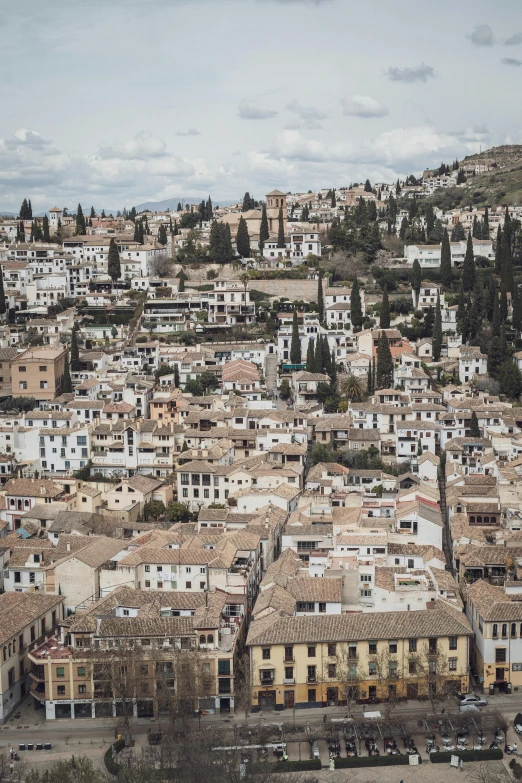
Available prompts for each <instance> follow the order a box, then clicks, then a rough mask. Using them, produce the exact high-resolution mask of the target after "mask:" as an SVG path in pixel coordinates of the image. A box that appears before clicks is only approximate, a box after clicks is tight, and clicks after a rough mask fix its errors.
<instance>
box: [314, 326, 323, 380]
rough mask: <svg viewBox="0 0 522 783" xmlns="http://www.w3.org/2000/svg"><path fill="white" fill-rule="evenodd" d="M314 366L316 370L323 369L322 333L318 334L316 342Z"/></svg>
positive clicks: (320, 370)
mask: <svg viewBox="0 0 522 783" xmlns="http://www.w3.org/2000/svg"><path fill="white" fill-rule="evenodd" d="M314 367H315V370H314V372H322V371H323V341H322V339H321V335H320V334H318V335H317V340H316V343H315V355H314Z"/></svg>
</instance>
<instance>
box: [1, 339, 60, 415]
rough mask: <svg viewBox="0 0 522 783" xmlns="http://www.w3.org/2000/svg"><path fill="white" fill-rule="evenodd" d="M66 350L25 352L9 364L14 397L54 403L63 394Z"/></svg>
mask: <svg viewBox="0 0 522 783" xmlns="http://www.w3.org/2000/svg"><path fill="white" fill-rule="evenodd" d="M66 357H67V348H63V346H61V345H60V346H59V347H54V346H45V347H42V348H28V349H27V351H24V352H23V353H20V354H18V356H17V357H16V358H15V359H13V360H12V361H11V384H12V395H13V397H34V399H35V400H38V401H40V400H54V398H55V397H58V395H60V394H61V393H62V385H63V373H64V369H65V359H66Z"/></svg>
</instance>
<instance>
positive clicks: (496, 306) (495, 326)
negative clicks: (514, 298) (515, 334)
mask: <svg viewBox="0 0 522 783" xmlns="http://www.w3.org/2000/svg"><path fill="white" fill-rule="evenodd" d="M500 328H501V321H500V303H499V298H498V293H497V291H496V290H495V298H494V299H493V316H492V318H491V334H492V335H493V336H494V337H500Z"/></svg>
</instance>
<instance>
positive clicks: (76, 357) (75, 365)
mask: <svg viewBox="0 0 522 783" xmlns="http://www.w3.org/2000/svg"><path fill="white" fill-rule="evenodd" d="M71 368H72V371H73V372H77V371H78V370H79V369H80V350H79V348H78V338H77V337H76V324H74V326H73V330H72V334H71Z"/></svg>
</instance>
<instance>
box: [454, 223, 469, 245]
mask: <svg viewBox="0 0 522 783" xmlns="http://www.w3.org/2000/svg"><path fill="white" fill-rule="evenodd" d="M463 239H466V234H465V233H464V228H463V227H462V223H461V222H460V221H459V222H458V223H455V225H454V226H453V229H452V232H451V241H452V242H462V240H463Z"/></svg>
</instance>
